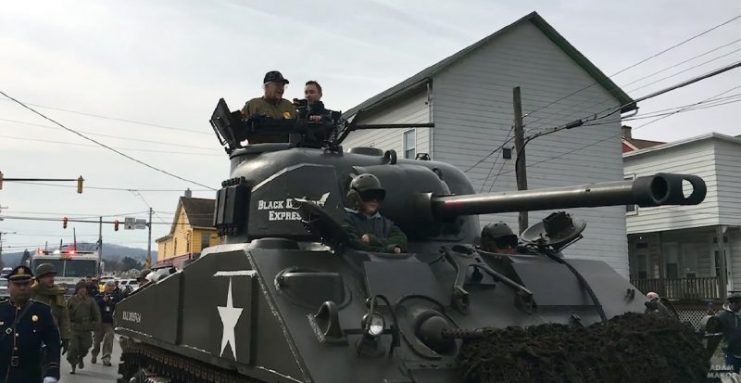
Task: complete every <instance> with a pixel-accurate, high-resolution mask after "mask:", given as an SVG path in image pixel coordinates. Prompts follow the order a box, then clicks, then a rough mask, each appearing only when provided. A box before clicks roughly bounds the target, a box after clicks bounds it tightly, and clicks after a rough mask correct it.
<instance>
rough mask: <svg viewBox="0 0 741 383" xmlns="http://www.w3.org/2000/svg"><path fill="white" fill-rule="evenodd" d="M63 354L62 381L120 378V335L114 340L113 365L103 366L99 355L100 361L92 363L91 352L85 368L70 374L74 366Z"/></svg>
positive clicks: (86, 382) (95, 382) (99, 382)
mask: <svg viewBox="0 0 741 383" xmlns="http://www.w3.org/2000/svg"><path fill="white" fill-rule="evenodd" d="M64 357H65V356H64V355H62V361H61V362H62V363H61V365H62V374H61V379H60V382H63V383H102V382H116V379H118V362H119V361H120V360H121V347H120V346H119V344H118V337H116V340H115V341H114V342H113V354H112V355H111V363H112V364H113V365H112V366H111V367H106V366H103V362H101V360H100V355H98V363H97V364H92V363H91V362H90V353H88V355H87V356H86V357H85V360H84V362H85V368H83V369H82V370H80V369H79V368H78V369H77V372H75V374H74V375H70V373H69V372H70V371H71V369H72V367H71V366H70V364H69V362H67V360H66V359H64Z"/></svg>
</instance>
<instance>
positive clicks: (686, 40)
mask: <svg viewBox="0 0 741 383" xmlns="http://www.w3.org/2000/svg"><path fill="white" fill-rule="evenodd" d="M739 18H741V15H737V16H735V17H733V18H731V19H730V20H727V21H724V22H722V23H720V24H718V25H715V26H714V27H712V28H710V29H706V30H704V31H702V32H700V33H698V34H696V35H694V36H691V37H690V38H688V39H685V40H683V41H680V42H679V43H676V44H674V45H672V46H670V47H668V48H666V49H664V50H662V51H660V52H657V53H655V54H653V55H651V56H649V57H647V58H645V59H643V60H640V61H638V62H637V63H634V64H631V65H629V66H627V67H625V68H623V69H621V70H619V71H617V72H615V73H613V74H612V75H610V76H608V77H610V78H612V77H614V76H617V75H619V74H621V73H623V72H625V71H627V70H629V69H632V68H635V67H636V66H638V65H640V64H643V63H645V62H646V61H649V60H651V59H653V58H656V57H658V56H661V55H662V54H664V53H666V52H668V51H670V50H672V49H675V48H677V47H679V46H681V45H684V44H686V43H688V42H690V41H692V40H694V39H696V38H698V37H700V36H703V35H705V34H707V33H710V32H712V31H714V30H716V29H718V28H720V27H722V26H724V25H727V24H729V23H731V22H733V21H735V20H737V19H739ZM597 84H598V82H597V81H593V82H591V83H589V84H588V85H586V86H584V87H583V88H580V89H577V90H575V91H574V92H571V93H569V94H566V95H565V96H562V97H559V98H557V99H555V100H553V101H551V102H549V103H548V104H546V105H545V106H542V107H540V108H537V109H535V110H532V111H530V112H528V113H526V114H525V115H524V116H523V117H528V116H531V115H533V114H535V113H536V112H539V111H541V110H544V109H546V108H548V107H550V106H551V105H554V104H556V103H558V102H559V101H561V100H564V99H566V98H569V97H571V96H573V95H575V94H578V93H580V92H582V91H584V90H586V89H589V88H591V87H593V86H595V85H597ZM600 103H601V102H600ZM542 119H543V118H539V119H537V120H535V121H532V122H530V124H533V123H535V122H538V121H541V120H542Z"/></svg>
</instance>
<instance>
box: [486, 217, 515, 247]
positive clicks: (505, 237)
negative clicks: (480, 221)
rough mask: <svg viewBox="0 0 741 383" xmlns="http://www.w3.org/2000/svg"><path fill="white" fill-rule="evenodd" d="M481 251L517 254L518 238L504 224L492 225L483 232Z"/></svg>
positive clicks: (487, 226)
mask: <svg viewBox="0 0 741 383" xmlns="http://www.w3.org/2000/svg"><path fill="white" fill-rule="evenodd" d="M481 250H484V251H488V252H491V253H500V254H515V253H516V250H517V236H516V235H515V234H514V233H513V232H512V229H510V227H509V226H508V225H507V224H506V223H504V222H501V221H500V222H497V223H490V224H488V225H486V226H484V229H483V230H481Z"/></svg>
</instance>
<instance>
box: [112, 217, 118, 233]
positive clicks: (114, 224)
mask: <svg viewBox="0 0 741 383" xmlns="http://www.w3.org/2000/svg"><path fill="white" fill-rule="evenodd" d="M113 231H118V220H117V219H116V220H113Z"/></svg>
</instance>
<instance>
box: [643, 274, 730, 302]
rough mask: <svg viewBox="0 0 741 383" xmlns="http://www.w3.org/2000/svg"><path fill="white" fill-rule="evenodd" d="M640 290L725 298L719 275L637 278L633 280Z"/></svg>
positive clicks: (677, 296)
mask: <svg viewBox="0 0 741 383" xmlns="http://www.w3.org/2000/svg"><path fill="white" fill-rule="evenodd" d="M630 283H632V284H633V286H635V287H636V288H637V289H638V290H640V291H641V292H642V293H644V294H646V293H648V292H649V291H654V292H656V293H658V294H659V295H660V296H661V297H662V298H668V299H682V300H696V299H723V298H724V297H723V296H721V288H720V285H719V283H718V278H717V277H705V278H677V279H667V278H664V279H658V278H657V279H635V280H631V281H630Z"/></svg>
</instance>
